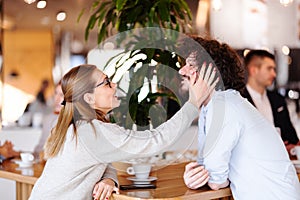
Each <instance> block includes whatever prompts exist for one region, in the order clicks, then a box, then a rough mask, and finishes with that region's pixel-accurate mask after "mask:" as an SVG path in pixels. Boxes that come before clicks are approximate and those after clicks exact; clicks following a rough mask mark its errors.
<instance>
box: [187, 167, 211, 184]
mask: <svg viewBox="0 0 300 200" xmlns="http://www.w3.org/2000/svg"><path fill="white" fill-rule="evenodd" d="M183 179H184V183H185V185H186V186H187V187H188V188H190V189H198V188H199V187H202V186H203V185H205V184H206V183H207V182H208V179H209V175H208V171H207V170H206V169H205V168H204V166H200V165H199V164H198V163H197V162H191V163H189V164H187V165H186V166H185V171H184V174H183Z"/></svg>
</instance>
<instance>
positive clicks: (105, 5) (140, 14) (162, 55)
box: [79, 0, 192, 128]
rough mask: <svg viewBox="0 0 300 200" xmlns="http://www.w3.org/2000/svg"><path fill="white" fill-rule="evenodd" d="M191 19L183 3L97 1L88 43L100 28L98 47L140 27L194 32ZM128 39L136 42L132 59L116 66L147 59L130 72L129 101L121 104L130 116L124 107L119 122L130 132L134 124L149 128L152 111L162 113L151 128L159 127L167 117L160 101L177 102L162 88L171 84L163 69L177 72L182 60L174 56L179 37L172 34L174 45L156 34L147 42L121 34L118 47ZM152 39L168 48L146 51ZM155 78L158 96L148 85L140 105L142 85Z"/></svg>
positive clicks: (128, 46) (176, 0) (129, 46)
mask: <svg viewBox="0 0 300 200" xmlns="http://www.w3.org/2000/svg"><path fill="white" fill-rule="evenodd" d="M79 18H80V17H79ZM191 19H192V16H191V12H190V9H189V7H188V5H187V3H186V2H185V1H184V0H110V1H108V0H104V1H103V0H95V1H94V3H93V5H92V7H91V15H90V17H89V20H88V23H87V26H86V29H85V39H86V40H88V38H89V34H90V32H91V30H93V29H94V28H97V33H98V44H100V43H101V42H102V41H104V40H105V39H106V38H108V37H109V36H112V35H114V34H116V33H122V32H126V31H129V30H132V29H136V28H141V27H155V28H156V30H157V29H161V30H162V31H163V29H169V30H174V31H178V32H182V33H185V32H187V30H189V31H190V30H191V25H190V24H191ZM128 37H135V40H134V41H132V40H130V42H127V43H126V45H125V50H124V51H125V52H128V51H130V55H129V56H128V58H127V59H125V60H124V59H120V60H119V61H118V62H117V64H116V68H118V66H120V65H121V64H122V63H120V62H121V60H122V62H126V60H128V59H131V58H132V57H134V56H135V55H136V54H137V53H138V54H143V55H146V59H138V60H136V62H134V63H133V64H132V66H131V67H130V69H128V70H129V71H130V74H131V76H130V86H129V90H128V91H127V97H126V98H124V99H123V101H122V103H123V104H127V105H128V107H129V108H128V109H129V112H127V111H128V110H126V109H125V110H122V106H121V107H120V108H121V109H119V110H118V111H117V112H119V114H116V115H115V116H120V118H119V119H118V121H119V120H121V121H123V125H124V126H125V127H127V128H131V127H132V124H133V123H135V124H137V125H138V126H139V127H144V128H149V123H150V114H151V112H150V114H149V111H150V109H152V111H153V110H154V111H155V112H156V113H160V115H156V116H155V117H153V118H152V119H151V123H152V125H153V126H154V127H156V126H157V125H159V124H160V123H161V122H162V121H163V120H165V119H163V118H165V116H166V113H164V112H163V111H162V110H163V109H161V108H160V106H159V105H158V103H157V100H158V99H159V98H163V99H164V98H165V99H166V98H167V99H175V100H176V97H175V96H174V94H172V93H170V92H169V91H168V90H167V89H166V88H164V87H160V85H164V84H161V83H163V82H165V81H170V80H167V78H166V77H165V76H164V75H165V74H166V73H164V70H165V69H164V68H163V67H162V66H163V65H167V66H169V67H171V68H173V69H175V70H178V66H176V63H178V61H179V60H178V59H179V58H178V56H177V55H175V56H174V54H173V53H172V48H173V44H174V43H173V42H172V41H174V40H176V37H177V36H176V34H175V35H174V34H173V35H172V36H171V38H172V39H171V41H168V40H162V39H161V38H159V37H158V38H157V36H156V34H151V33H150V34H148V35H147V36H146V37H147V39H145V38H143V37H145V36H136V35H134V36H132V35H130V36H128V35H127V34H121V35H120V36H119V38H118V42H119V44H121V43H122V42H123V41H125V40H126V39H128ZM149 37H150V38H151V40H159V41H156V42H157V43H160V44H161V43H163V45H164V46H167V48H165V49H161V48H145V47H147V46H148V44H147V42H148V41H149ZM133 49H134V50H133ZM166 49H167V50H166ZM136 50H138V51H136ZM153 60H154V61H155V62H156V63H157V64H156V65H151V64H150V63H151V62H152V61H153ZM138 63H142V64H143V67H141V68H139V69H138V70H134V69H135V68H137V65H138ZM153 76H156V77H157V79H158V83H160V85H159V84H158V88H159V89H158V92H153V91H152V90H151V87H150V85H149V92H148V94H147V96H146V97H145V98H144V99H143V100H142V101H138V95H139V94H140V92H141V85H143V82H144V81H145V78H146V79H147V80H148V82H149V83H150V82H151V80H152V79H153ZM123 108H124V107H123ZM115 112H116V111H115ZM124 116H126V117H124ZM122 119H123V120H122ZM131 119H132V120H131Z"/></svg>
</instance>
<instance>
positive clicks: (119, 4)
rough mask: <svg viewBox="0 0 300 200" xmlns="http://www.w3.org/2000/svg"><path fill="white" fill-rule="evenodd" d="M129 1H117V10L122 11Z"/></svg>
mask: <svg viewBox="0 0 300 200" xmlns="http://www.w3.org/2000/svg"><path fill="white" fill-rule="evenodd" d="M126 1H127V0H117V1H116V8H117V10H118V11H121V10H122V9H123V7H124V5H125V4H126Z"/></svg>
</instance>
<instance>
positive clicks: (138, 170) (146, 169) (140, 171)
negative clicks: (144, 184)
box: [127, 163, 151, 179]
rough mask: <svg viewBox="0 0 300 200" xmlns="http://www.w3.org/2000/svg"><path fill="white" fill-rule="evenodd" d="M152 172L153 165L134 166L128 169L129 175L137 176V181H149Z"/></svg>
mask: <svg viewBox="0 0 300 200" xmlns="http://www.w3.org/2000/svg"><path fill="white" fill-rule="evenodd" d="M150 171H151V164H147V163H145V164H133V165H132V167H128V168H127V173H128V174H129V175H135V177H136V178H137V179H147V178H148V177H149V174H150Z"/></svg>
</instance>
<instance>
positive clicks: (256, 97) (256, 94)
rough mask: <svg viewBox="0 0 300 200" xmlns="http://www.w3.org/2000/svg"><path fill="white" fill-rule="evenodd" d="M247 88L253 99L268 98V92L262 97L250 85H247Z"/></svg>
mask: <svg viewBox="0 0 300 200" xmlns="http://www.w3.org/2000/svg"><path fill="white" fill-rule="evenodd" d="M246 88H247V90H248V92H249V94H250V96H251V97H252V98H253V99H264V98H267V91H266V90H265V91H264V93H263V94H262V95H261V94H260V93H259V92H257V91H256V90H254V89H253V88H252V87H251V86H250V85H249V84H247V85H246Z"/></svg>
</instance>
